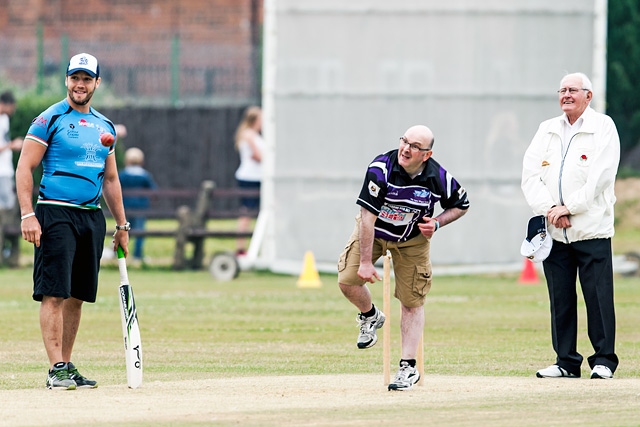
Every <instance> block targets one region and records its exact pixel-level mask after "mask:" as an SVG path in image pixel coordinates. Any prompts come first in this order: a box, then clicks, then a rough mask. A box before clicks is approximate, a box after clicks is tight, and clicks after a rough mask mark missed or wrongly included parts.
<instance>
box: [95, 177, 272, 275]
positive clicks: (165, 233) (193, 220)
mask: <svg viewBox="0 0 640 427" xmlns="http://www.w3.org/2000/svg"><path fill="white" fill-rule="evenodd" d="M259 195H260V190H254V189H241V188H216V185H215V183H214V182H213V181H204V182H202V184H201V186H200V189H156V190H123V196H146V197H149V198H150V199H151V200H152V206H153V201H154V200H162V199H165V198H169V197H171V198H174V199H182V200H183V201H185V202H187V203H188V204H179V203H176V201H175V200H174V201H173V203H174V205H175V204H179V207H178V208H177V209H175V210H171V209H166V208H160V209H154V208H153V207H151V208H150V209H145V210H133V209H129V210H127V217H129V218H132V217H135V216H144V217H146V218H154V219H175V220H177V221H178V228H177V229H175V230H154V229H144V230H131V231H130V232H129V234H130V236H132V237H173V238H174V239H175V241H176V246H175V250H174V254H173V269H174V270H184V269H186V268H190V269H200V268H202V265H203V260H204V255H205V254H204V242H205V239H207V238H239V237H251V236H252V234H253V231H247V232H239V231H230V230H210V229H207V228H206V223H207V220H208V219H237V218H238V217H240V216H241V214H242V215H247V216H250V217H254V218H255V217H256V216H257V214H258V210H255V211H249V212H242V213H241V212H240V210H238V209H234V210H231V209H225V210H221V209H218V208H216V206H215V202H216V201H217V200H224V199H238V198H240V197H257V196H259ZM194 201H195V203H194ZM189 202H191V203H190V204H191V205H194V207H193V208H192V207H191V206H190V204H189ZM106 212H108V211H106ZM188 244H192V245H193V251H192V256H191V258H189V259H187V258H186V255H185V254H186V247H187V245H188Z"/></svg>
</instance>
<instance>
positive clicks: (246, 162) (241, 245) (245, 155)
mask: <svg viewBox="0 0 640 427" xmlns="http://www.w3.org/2000/svg"><path fill="white" fill-rule="evenodd" d="M261 131H262V110H261V109H260V107H256V106H253V107H249V108H247V109H246V110H245V112H244V115H243V116H242V121H241V122H240V124H239V125H238V129H237V130H236V135H235V147H236V150H237V151H238V153H239V154H240V166H239V167H238V169H237V170H236V173H235V178H236V180H237V182H238V187H240V188H247V189H256V190H259V189H260V181H261V180H262V166H261V162H262V152H263V149H264V140H263V139H262V135H261V134H260V132H261ZM240 203H241V208H240V209H241V216H240V217H239V218H238V231H239V232H242V233H243V232H246V231H247V230H248V229H249V223H250V221H251V217H250V216H249V213H250V212H251V211H255V210H257V209H260V196H259V195H258V196H256V197H242V198H241V199H240ZM236 242H237V243H236V249H237V252H236V253H237V254H238V255H244V254H245V253H246V246H245V245H246V239H245V238H243V237H240V238H238V239H237V241H236Z"/></svg>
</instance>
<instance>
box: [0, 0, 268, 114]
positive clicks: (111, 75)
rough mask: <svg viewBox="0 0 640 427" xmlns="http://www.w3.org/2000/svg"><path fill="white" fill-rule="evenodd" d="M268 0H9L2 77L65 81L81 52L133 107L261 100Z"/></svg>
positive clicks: (0, 23) (1, 36)
mask: <svg viewBox="0 0 640 427" xmlns="http://www.w3.org/2000/svg"><path fill="white" fill-rule="evenodd" d="M261 31H262V0H85V1H83V2H81V3H78V2H74V1H71V0H0V52H2V55H0V80H5V81H7V80H8V81H9V82H11V83H13V84H15V85H19V86H22V87H28V86H32V85H36V84H38V81H39V80H40V81H41V80H42V79H46V77H47V76H59V75H60V73H61V72H62V71H63V70H64V67H65V66H66V63H67V61H68V58H69V57H70V56H71V55H73V54H75V53H78V52H89V53H92V54H94V55H95V56H97V57H98V59H99V61H100V64H101V71H102V77H103V84H104V85H105V86H107V87H108V88H109V90H110V91H112V92H113V94H114V97H115V98H117V99H118V100H119V101H122V100H124V101H125V102H127V103H130V104H149V105H157V104H166V103H167V102H170V101H179V103H180V104H181V105H182V104H187V105H188V104H204V105H209V104H213V105H226V104H229V103H231V104H246V103H251V102H256V100H257V99H258V98H259V92H260V91H259V88H260V86H259V85H260V81H259V80H260V78H259V75H260V43H261Z"/></svg>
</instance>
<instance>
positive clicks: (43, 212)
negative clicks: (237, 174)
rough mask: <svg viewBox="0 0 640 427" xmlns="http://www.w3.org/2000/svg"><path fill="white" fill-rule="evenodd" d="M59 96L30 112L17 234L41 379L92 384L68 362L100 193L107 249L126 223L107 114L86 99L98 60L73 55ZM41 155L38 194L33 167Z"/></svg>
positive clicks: (94, 257) (94, 278)
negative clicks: (40, 346)
mask: <svg viewBox="0 0 640 427" xmlns="http://www.w3.org/2000/svg"><path fill="white" fill-rule="evenodd" d="M64 82H65V86H66V88H67V96H66V98H65V99H63V100H62V101H60V102H57V103H55V104H53V105H52V106H50V107H49V108H47V109H46V110H45V111H44V112H43V113H41V114H40V115H39V116H38V117H36V118H35V119H33V121H32V122H31V126H30V127H29V130H28V131H27V135H26V137H25V141H24V146H23V148H22V152H21V153H20V159H19V160H18V167H17V169H16V188H17V194H18V201H19V204H20V212H21V217H20V219H21V229H22V238H23V239H24V240H26V241H27V242H29V243H31V244H33V245H34V262H33V299H34V300H35V301H39V302H40V330H41V333H42V340H43V342H44V347H45V350H46V353H47V357H48V359H49V371H48V375H47V379H46V387H47V388H49V389H58V390H60V389H62V390H75V389H76V387H88V388H95V387H97V386H98V384H97V382H96V381H94V380H90V379H88V378H86V377H84V376H83V375H82V374H80V372H79V371H78V369H77V368H76V366H75V365H74V364H73V363H72V362H71V360H72V352H73V346H74V344H75V340H76V336H77V333H78V329H79V327H80V318H81V316H82V307H83V304H84V302H89V303H93V302H95V301H96V296H97V293H98V276H99V272H100V258H101V257H102V252H103V250H104V239H105V236H106V234H107V229H106V227H107V225H106V221H105V218H104V214H103V213H102V207H101V204H100V200H101V198H102V197H103V196H104V200H105V202H106V205H107V207H108V208H109V211H111V215H112V216H113V218H114V219H115V221H116V227H115V228H116V229H115V231H114V234H113V250H114V251H115V250H116V249H117V248H118V247H121V248H122V249H123V251H124V254H125V256H127V255H128V254H129V249H128V244H129V228H130V225H129V223H128V222H127V220H126V216H125V211H124V206H123V203H122V189H121V188H120V180H119V179H118V168H117V165H116V158H115V144H114V143H115V140H116V136H117V135H116V130H115V126H114V125H113V122H111V121H110V120H109V119H108V118H107V117H105V116H104V115H102V114H101V113H100V112H98V111H96V110H95V109H94V108H93V107H91V99H92V97H93V95H94V93H95V91H96V90H97V89H98V87H99V86H100V82H101V79H100V67H99V65H98V60H97V59H96V58H95V57H94V56H93V55H90V54H88V53H80V54H78V55H74V56H73V57H72V58H71V60H70V61H69V65H68V66H67V71H66V75H65V81H64ZM40 163H42V179H41V181H40V187H39V189H38V199H37V202H36V205H35V208H34V203H33V186H34V180H33V173H34V171H35V169H36V167H37V166H38V165H40Z"/></svg>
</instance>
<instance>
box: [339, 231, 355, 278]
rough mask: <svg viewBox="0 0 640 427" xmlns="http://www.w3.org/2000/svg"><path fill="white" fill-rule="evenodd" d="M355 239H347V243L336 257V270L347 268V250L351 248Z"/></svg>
mask: <svg viewBox="0 0 640 427" xmlns="http://www.w3.org/2000/svg"><path fill="white" fill-rule="evenodd" d="M354 242H355V240H353V239H349V241H348V242H347V244H346V245H345V247H344V249H343V250H342V253H341V254H340V258H339V259H338V272H341V271H344V269H345V268H347V260H348V259H349V252H350V251H351V248H353V244H354Z"/></svg>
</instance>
